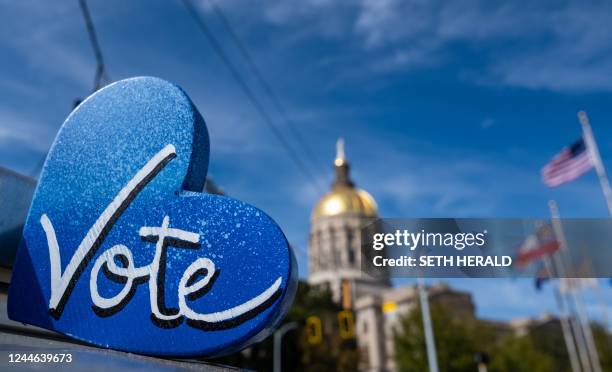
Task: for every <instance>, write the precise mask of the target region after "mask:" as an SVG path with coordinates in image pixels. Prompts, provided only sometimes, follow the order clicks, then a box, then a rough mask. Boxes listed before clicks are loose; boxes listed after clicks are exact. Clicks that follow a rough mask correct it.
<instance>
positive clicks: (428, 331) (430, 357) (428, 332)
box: [417, 277, 438, 372]
mask: <svg viewBox="0 0 612 372" xmlns="http://www.w3.org/2000/svg"><path fill="white" fill-rule="evenodd" d="M417 286H418V290H419V296H420V300H421V316H422V317H423V330H424V331H425V345H426V347H427V362H428V364H429V372H438V356H437V355H436V354H437V353H436V342H435V340H434V333H433V328H432V325H431V312H430V310H429V299H428V297H427V289H425V281H424V280H423V278H422V277H419V278H418V284H417Z"/></svg>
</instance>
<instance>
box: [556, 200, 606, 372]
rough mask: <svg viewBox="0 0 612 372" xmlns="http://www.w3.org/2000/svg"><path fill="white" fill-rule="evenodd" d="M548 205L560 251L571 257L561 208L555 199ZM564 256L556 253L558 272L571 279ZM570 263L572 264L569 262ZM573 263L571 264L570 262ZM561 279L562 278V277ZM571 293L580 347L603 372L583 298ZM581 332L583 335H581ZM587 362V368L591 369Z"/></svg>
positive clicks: (597, 371) (599, 371)
mask: <svg viewBox="0 0 612 372" xmlns="http://www.w3.org/2000/svg"><path fill="white" fill-rule="evenodd" d="M548 207H549V209H550V215H551V222H552V225H553V229H554V232H555V236H556V238H557V239H558V241H559V243H560V248H559V251H560V252H559V253H561V254H563V256H562V257H565V258H567V259H569V248H568V246H567V240H566V239H565V234H564V232H563V227H562V226H561V220H560V217H559V209H558V208H557V203H556V202H555V201H554V200H550V201H549V202H548ZM562 257H559V256H557V255H555V257H554V258H555V260H554V262H555V263H556V266H557V269H558V270H559V272H558V274H559V277H560V278H565V280H568V279H569V276H568V275H567V274H568V272H567V270H566V267H565V264H564V262H563V261H564V260H563V259H562ZM568 264H570V263H569V262H568ZM570 265H571V264H570ZM560 280H561V279H560ZM569 295H570V297H571V298H572V300H573V305H574V306H573V307H574V310H575V313H576V316H577V317H578V323H579V325H580V326H579V327H578V329H576V331H578V332H577V334H576V338H577V339H580V341H581V342H579V343H578V346H579V348H580V346H581V345H583V347H584V346H586V352H587V353H588V354H587V360H588V361H589V362H590V364H591V367H592V370H593V371H595V372H601V364H600V362H599V354H598V353H597V346H596V345H595V340H594V339H593V333H592V332H591V325H590V324H589V322H588V318H587V316H586V314H585V312H584V307H583V304H582V302H581V300H580V299H579V298H578V296H577V294H576V292H575V291H574V289H573V288H570V290H569ZM568 301H569V299H568ZM579 334H581V337H580V336H579ZM581 359H584V356H583V355H582V353H581ZM583 364H584V363H583ZM589 369H590V368H589V367H588V363H587V368H586V370H589Z"/></svg>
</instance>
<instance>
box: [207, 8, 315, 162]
mask: <svg viewBox="0 0 612 372" xmlns="http://www.w3.org/2000/svg"><path fill="white" fill-rule="evenodd" d="M210 4H211V6H212V8H213V10H214V12H215V14H216V15H217V17H218V18H219V19H220V20H221V24H222V25H223V27H224V28H225V30H226V31H227V33H228V35H229V36H230V38H231V39H232V41H233V42H234V44H236V47H237V48H238V50H239V51H240V54H241V55H242V57H243V58H244V59H245V61H246V62H247V65H248V66H249V68H250V69H251V72H252V73H253V75H254V76H255V78H256V79H257V81H258V82H259V84H260V85H261V86H262V87H263V89H264V91H265V92H266V94H267V95H268V97H269V98H270V101H271V102H272V104H273V105H274V107H275V108H276V110H277V111H278V113H279V114H280V116H281V117H282V119H283V120H284V121H285V122H286V123H287V126H288V127H289V129H290V130H291V133H292V134H293V137H294V138H295V140H296V141H297V142H298V144H299V145H300V146H301V147H302V148H303V149H304V150H305V152H306V153H307V155H308V156H309V157H310V158H311V159H312V161H313V162H314V163H315V164H319V165H320V164H321V163H320V162H319V159H317V155H316V154H315V152H314V151H312V149H311V148H310V146H309V145H308V143H307V142H306V141H305V140H304V137H303V136H302V135H301V133H300V132H299V130H298V129H297V127H296V124H295V122H294V121H293V120H291V119H290V117H289V115H288V114H287V110H285V107H284V105H283V104H282V102H281V100H280V99H279V98H278V95H277V94H276V93H275V92H274V89H272V85H271V84H270V83H268V81H267V79H265V78H264V76H263V74H262V73H261V71H260V70H259V68H258V67H257V64H255V61H254V60H253V58H252V57H251V54H250V53H249V51H248V49H247V48H246V46H245V44H244V43H243V42H242V41H241V40H240V37H239V36H238V34H237V33H236V32H235V31H234V27H233V26H232V24H231V23H230V21H229V19H228V18H227V17H226V16H225V14H224V12H223V10H222V9H221V7H220V6H219V5H217V2H216V1H215V0H212V1H210Z"/></svg>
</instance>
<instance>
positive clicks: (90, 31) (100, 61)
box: [28, 0, 110, 177]
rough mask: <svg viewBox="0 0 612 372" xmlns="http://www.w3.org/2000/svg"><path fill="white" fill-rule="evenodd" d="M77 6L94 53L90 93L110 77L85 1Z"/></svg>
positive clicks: (40, 163) (32, 172)
mask: <svg viewBox="0 0 612 372" xmlns="http://www.w3.org/2000/svg"><path fill="white" fill-rule="evenodd" d="M79 6H80V8H81V14H82V15H83V20H84V21H85V28H86V29H87V35H88V36H89V43H90V44H91V48H92V49H93V52H94V57H95V58H96V74H95V76H94V85H93V89H92V93H93V92H95V91H97V90H98V89H100V88H101V87H102V80H103V79H106V81H110V76H109V75H108V72H107V71H106V65H105V64H104V56H103V55H102V48H100V43H99V42H98V36H97V34H96V28H95V26H94V24H93V21H92V19H91V13H90V12H89V7H88V6H87V1H86V0H79ZM80 103H81V99H80V98H77V99H76V100H75V101H74V102H73V108H74V107H76V106H78V105H79V104H80ZM46 158H47V152H45V153H44V154H43V156H42V157H41V159H40V160H38V161H37V162H36V164H35V165H34V167H33V168H32V169H31V170H30V172H28V174H29V175H30V176H31V177H35V176H36V175H38V174H39V173H40V170H41V169H42V167H43V165H44V164H45V159H46Z"/></svg>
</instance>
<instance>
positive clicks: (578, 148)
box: [542, 138, 593, 187]
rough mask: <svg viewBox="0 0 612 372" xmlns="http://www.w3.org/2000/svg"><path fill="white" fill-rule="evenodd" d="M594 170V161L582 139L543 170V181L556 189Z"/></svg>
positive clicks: (566, 149)
mask: <svg viewBox="0 0 612 372" xmlns="http://www.w3.org/2000/svg"><path fill="white" fill-rule="evenodd" d="M591 168H593V160H592V159H591V155H590V154H589V152H588V151H587V147H586V145H585V143H584V140H583V139H582V138H580V139H579V140H578V141H576V142H574V143H573V144H572V145H571V146H569V147H565V148H564V149H563V150H561V152H560V153H558V154H557V155H556V156H555V157H554V158H553V159H552V160H551V161H550V162H549V163H548V164H546V165H545V166H544V168H542V181H544V183H545V184H546V185H547V186H550V187H555V186H559V185H562V184H564V183H567V182H570V181H573V180H575V179H576V178H578V177H580V176H582V175H583V174H584V173H586V172H588V171H589V170H590V169H591Z"/></svg>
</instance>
